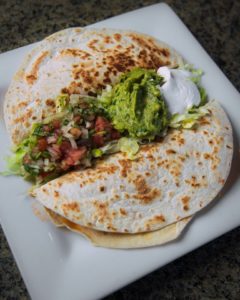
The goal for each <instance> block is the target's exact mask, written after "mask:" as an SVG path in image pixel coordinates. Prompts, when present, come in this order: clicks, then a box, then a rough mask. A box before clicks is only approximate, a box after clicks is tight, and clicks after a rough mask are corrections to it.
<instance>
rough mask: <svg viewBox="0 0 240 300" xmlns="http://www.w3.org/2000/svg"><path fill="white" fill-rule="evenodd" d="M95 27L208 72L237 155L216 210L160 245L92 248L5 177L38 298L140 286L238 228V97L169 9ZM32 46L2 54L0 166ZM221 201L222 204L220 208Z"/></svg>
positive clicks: (18, 250)
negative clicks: (165, 46) (21, 70)
mask: <svg viewBox="0 0 240 300" xmlns="http://www.w3.org/2000/svg"><path fill="white" fill-rule="evenodd" d="M91 26H96V27H112V28H123V29H132V30H136V31H139V32H144V33H147V34H151V35H153V36H155V37H156V38H159V39H161V40H163V41H165V42H167V43H169V44H170V45H172V46H173V47H174V48H175V49H176V50H178V51H179V52H180V53H182V54H184V56H185V58H186V59H187V60H188V61H190V62H191V63H194V64H195V65H196V66H197V67H201V68H202V69H203V70H204V71H205V74H206V75H205V76H204V79H203V84H204V86H205V88H206V90H207V92H208V95H209V96H210V97H211V98H215V99H218V101H220V102H221V103H222V105H223V106H224V108H225V109H226V111H227V113H228V114H229V116H230V119H231V122H232V124H233V127H234V129H235V147H236V152H235V157H234V163H233V168H232V171H231V174H230V178H229V180H228V182H227V184H226V187H225V188H224V191H223V192H222V193H221V195H222V196H220V197H218V200H217V201H215V204H214V205H211V206H210V207H208V208H207V209H205V210H204V212H203V213H200V214H199V215H198V216H197V217H196V218H195V219H194V220H193V222H191V226H189V227H188V229H187V230H186V231H185V233H184V235H183V236H182V237H181V238H180V239H178V240H176V241H174V242H172V243H170V244H167V245H164V246H161V247H155V248H150V249H137V250H110V249H102V248H96V247H93V246H91V244H90V243H89V242H88V241H87V240H85V239H84V238H82V237H81V236H79V235H77V234H74V233H71V232H68V231H66V230H60V229H57V228H55V227H54V226H52V225H51V224H50V223H47V222H42V221H40V220H39V218H37V217H36V216H35V215H34V214H33V211H32V206H31V200H30V199H29V198H28V197H27V196H26V190H27V188H28V184H27V183H25V182H24V181H23V180H22V178H17V177H7V178H4V177H0V190H1V194H0V218H1V219H0V221H1V224H2V227H3V229H4V232H5V234H6V236H7V239H8V242H9V244H10V247H11V249H12V252H13V254H14V257H15V259H16V261H17V264H18V267H19V269H20V271H21V274H22V276H23V279H24V281H25V283H26V286H27V288H28V291H29V293H30V295H31V297H32V299H34V300H42V299H48V300H55V299H58V300H65V299H68V300H75V299H76V300H77V299H78V300H79V299H84V300H88V299H96V298H100V297H103V296H105V295H107V294H108V293H111V292H113V291H114V290H116V289H119V288H121V287H122V286H124V285H126V284H128V283H130V282H132V281H134V280H136V279H137V278H139V277H141V276H143V275H145V274H147V273H148V272H151V271H153V270H154V269H157V268H159V267H161V266H163V265H165V264H167V263H169V262H170V261H173V260H174V259H176V258H178V257H180V256H181V255H183V254H185V253H187V252H189V251H191V250H193V249H195V248H197V247H199V246H201V245H203V244H205V243H207V242H208V241H210V240H213V239H214V238H216V237H218V236H220V235H222V234H223V233H225V232H227V231H229V230H231V229H233V228H235V227H237V226H239V225H240V213H239V212H240V179H239V176H238V174H237V172H238V169H240V163H239V161H240V160H239V150H238V149H239V145H238V143H239V140H240V118H239V111H240V95H239V93H238V92H237V91H236V89H235V88H234V87H233V85H232V84H231V83H230V82H229V80H228V79H227V78H226V77H225V75H224V74H223V73H222V72H221V71H220V69H219V68H218V67H217V66H216V64H215V63H214V62H213V61H212V59H211V58H210V57H209V56H208V54H207V53H206V52H205V50H204V49H203V48H202V47H201V46H200V44H199V43H198V42H197V41H196V39H195V38H194V37H193V35H192V34H191V33H190V32H189V30H188V29H187V28H186V26H185V25H184V24H183V23H182V22H181V20H180V19H179V18H178V17H177V16H176V15H175V13H174V12H173V11H172V10H171V9H170V8H169V7H168V6H167V5H165V4H157V5H153V6H150V7H147V8H143V9H139V10H136V11H133V12H130V13H127V14H124V15H120V16H117V17H114V18H111V19H108V20H105V21H102V22H100V23H97V24H94V25H91ZM32 47H33V45H29V46H26V47H22V48H19V49H16V50H13V51H9V52H6V53H4V54H1V55H0V72H1V74H2V75H3V76H1V81H0V99H1V121H0V139H1V143H0V155H1V160H0V168H1V169H3V167H4V162H3V159H2V157H3V156H4V155H6V153H7V152H8V149H9V141H8V138H7V134H6V131H5V128H4V124H3V119H2V102H3V98H4V94H5V92H6V89H7V87H8V85H9V83H10V80H11V77H12V76H13V74H14V72H15V71H16V69H17V68H18V66H19V64H20V62H21V60H22V58H23V56H24V55H25V54H26V53H27V52H28V51H29V50H30V49H31V48H32ZM216 202H217V203H216Z"/></svg>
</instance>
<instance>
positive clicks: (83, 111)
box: [10, 94, 121, 183]
mask: <svg viewBox="0 0 240 300" xmlns="http://www.w3.org/2000/svg"><path fill="white" fill-rule="evenodd" d="M94 101H95V100H94ZM94 101H93V99H91V97H88V96H87V97H86V96H80V95H77V94H75V95H71V96H69V95H67V94H62V95H60V96H59V97H58V98H57V101H56V104H57V109H58V111H59V112H58V113H57V114H56V115H54V116H52V117H50V118H47V119H45V120H44V122H42V123H36V124H34V126H33V128H32V132H31V134H30V135H29V136H28V137H27V138H26V139H25V140H23V142H22V143H21V144H20V145H18V147H17V149H15V156H14V157H11V158H10V159H14V158H15V160H16V157H17V159H18V160H19V164H20V168H19V169H18V171H19V170H20V172H21V173H22V174H21V175H24V176H25V177H29V178H30V179H34V181H36V182H40V183H41V182H45V181H48V180H50V179H52V178H55V177H57V176H59V175H61V174H63V173H65V172H68V171H70V170H77V169H80V168H83V167H89V166H91V161H92V158H95V157H100V156H102V154H103V153H104V150H105V148H104V147H103V146H104V145H106V144H108V143H109V142H114V141H117V140H118V139H119V138H120V137H121V134H120V133H119V132H118V131H117V130H116V129H114V128H113V126H112V124H111V123H110V121H109V120H108V119H107V117H106V116H105V114H104V112H103V110H102V109H101V108H98V107H97V106H95V105H94ZM112 144H113V143H112ZM112 144H111V145H112ZM102 147H103V150H101V148H102ZM108 148H109V147H108ZM10 163H11V162H10ZM14 164H16V162H14Z"/></svg>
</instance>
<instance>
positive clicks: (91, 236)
mask: <svg viewBox="0 0 240 300" xmlns="http://www.w3.org/2000/svg"><path fill="white" fill-rule="evenodd" d="M46 211H47V213H48V215H49V217H50V219H51V221H52V222H53V223H54V225H56V226H58V227H66V228H68V229H69V230H71V231H74V232H76V233H79V234H81V235H83V236H84V237H86V238H87V239H88V240H90V241H91V243H92V244H93V245H94V246H98V247H104V248H117V249H130V248H145V247H152V246H159V245H163V244H166V243H168V242H170V241H172V240H175V239H176V238H178V237H179V236H180V234H181V233H182V232H183V230H184V228H185V227H186V226H187V224H188V223H189V222H190V221H191V219H192V217H188V218H185V219H182V220H181V221H178V222H176V223H173V224H171V225H168V226H166V227H164V228H163V229H159V230H156V231H152V232H145V233H136V234H128V233H112V232H103V231H98V230H94V229H91V228H87V227H84V226H81V225H78V224H75V223H73V222H71V221H69V220H67V219H66V218H64V217H62V216H60V215H58V214H56V213H54V212H53V211H51V210H49V209H46Z"/></svg>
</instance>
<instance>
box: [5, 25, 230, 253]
mask: <svg viewBox="0 0 240 300" xmlns="http://www.w3.org/2000/svg"><path fill="white" fill-rule="evenodd" d="M201 76H202V71H200V70H196V69H194V68H193V67H192V66H190V65H187V64H186V63H185V62H184V60H183V59H182V57H181V56H180V55H179V54H177V53H176V51H175V50H173V49H171V48H170V47H169V46H168V45H166V44H165V43H162V42H160V41H157V40H156V39H154V38H153V37H150V36H147V35H143V34H139V33H136V32H131V31H121V30H114V29H89V28H87V29H81V28H72V29H66V30H64V31H61V32H58V33H56V34H54V35H52V36H50V37H48V38H47V39H45V40H43V41H41V42H40V43H39V45H38V46H37V47H36V48H35V49H33V50H32V52H31V53H30V54H29V55H28V57H27V58H26V59H25V61H24V62H23V64H22V66H21V68H20V69H19V71H18V72H17V74H16V75H15V77H14V79H13V81H12V83H11V85H10V87H9V90H8V92H7V95H6V100H5V105H4V113H5V122H6V125H7V129H8V132H9V134H10V137H11V139H12V142H13V144H14V146H15V148H14V155H13V156H11V157H10V158H9V160H8V162H9V167H10V173H12V174H19V175H22V176H24V177H26V178H29V179H31V180H33V181H34V182H35V183H38V184H40V186H37V187H35V188H34V190H33V192H32V194H33V195H34V196H35V197H36V199H37V200H38V201H39V202H40V203H42V204H43V205H44V206H45V207H46V208H47V209H48V211H49V212H50V215H51V218H52V219H53V221H54V222H55V223H57V224H58V225H61V226H62V225H64V226H66V227H68V228H70V229H72V230H75V231H78V232H80V233H82V234H84V235H86V236H87V237H89V238H90V239H92V240H93V241H94V243H95V244H98V245H102V246H109V247H111V246H116V247H125V248H128V247H134V245H133V244H134V241H135V242H136V246H137V245H138V246H150V245H156V244H161V243H163V242H166V241H169V240H171V239H173V238H176V237H177V236H178V235H179V234H180V232H181V230H182V229H183V228H184V226H185V225H186V224H187V223H188V222H189V220H190V219H191V218H192V216H193V215H194V214H195V213H196V212H197V211H199V210H200V209H202V208H203V207H205V206H206V205H207V204H208V203H209V202H210V201H212V200H213V199H214V198H215V196H216V195H217V194H218V192H219V191H220V190H221V188H222V186H223V185H224V183H225V181H226V179H227V176H228V173H229V170H230V165H231V159H232V152H233V141H232V131H231V125H230V122H229V120H228V118H227V116H226V114H225V112H224V111H223V109H222V108H221V107H220V105H219V104H218V103H217V102H216V101H210V102H209V101H208V99H207V94H206V92H205V90H204V88H203V87H202V86H201V83H200V81H201ZM54 178H56V179H54ZM52 179H54V180H52ZM99 232H101V233H99ZM98 233H99V234H98ZM148 233H149V234H148ZM114 234H116V235H115V236H114ZM117 234H119V236H117ZM124 234H128V235H129V238H128V237H127V236H125V237H124ZM134 235H136V236H135V237H134ZM130 236H132V237H134V238H132V237H130ZM141 239H142V240H141ZM144 239H146V240H148V241H149V243H148V242H145V240H144ZM110 240H112V241H116V243H115V244H114V242H113V243H111V242H110ZM143 240H144V242H143Z"/></svg>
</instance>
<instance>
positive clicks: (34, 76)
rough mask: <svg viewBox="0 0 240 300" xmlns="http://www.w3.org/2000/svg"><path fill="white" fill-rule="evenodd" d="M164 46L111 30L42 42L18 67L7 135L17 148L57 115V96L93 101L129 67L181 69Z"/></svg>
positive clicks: (7, 108)
mask: <svg viewBox="0 0 240 300" xmlns="http://www.w3.org/2000/svg"><path fill="white" fill-rule="evenodd" d="M182 62H183V60H182V58H181V56H180V55H179V54H177V53H176V52H175V51H174V50H173V49H171V48H170V47H169V46H168V45H166V44H165V43H163V42H160V41H158V40H156V39H154V38H153V37H150V36H147V35H143V34H140V33H136V32H132V31H124V30H115V29H94V28H70V29H66V30H63V31H60V32H57V33H55V34H53V35H51V36H50V37H48V38H46V39H44V40H43V41H41V42H40V43H39V44H38V45H37V46H36V48H34V49H33V50H32V51H31V52H30V53H29V55H28V56H27V57H26V59H25V60H24V62H23V63H22V65H21V67H20V69H19V70H18V72H17V73H16V75H15V76H14V78H13V80H12V83H11V85H10V87H9V89H8V92H7V94H6V98H5V104H4V115H5V123H6V126H7V130H8V132H9V134H10V137H11V139H12V142H13V143H14V144H18V143H20V142H21V141H22V139H23V138H24V137H26V135H27V134H28V133H29V131H30V129H31V127H32V124H33V123H36V122H40V121H42V120H43V119H44V118H45V117H48V116H49V115H52V114H54V113H55V112H56V107H55V99H56V97H57V96H58V95H59V94H60V93H69V94H83V95H96V93H97V92H101V90H102V89H104V88H105V87H106V85H107V84H114V83H115V82H116V80H117V79H118V78H119V75H121V74H122V73H124V72H126V71H129V70H131V69H132V68H133V67H143V68H147V69H157V68H159V67H160V66H163V65H168V66H170V67H174V66H177V65H180V64H182Z"/></svg>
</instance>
